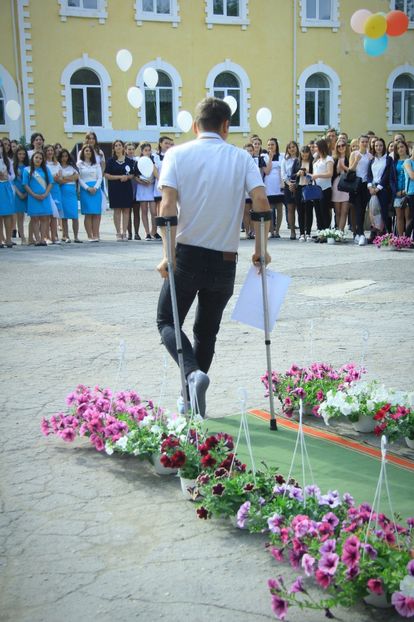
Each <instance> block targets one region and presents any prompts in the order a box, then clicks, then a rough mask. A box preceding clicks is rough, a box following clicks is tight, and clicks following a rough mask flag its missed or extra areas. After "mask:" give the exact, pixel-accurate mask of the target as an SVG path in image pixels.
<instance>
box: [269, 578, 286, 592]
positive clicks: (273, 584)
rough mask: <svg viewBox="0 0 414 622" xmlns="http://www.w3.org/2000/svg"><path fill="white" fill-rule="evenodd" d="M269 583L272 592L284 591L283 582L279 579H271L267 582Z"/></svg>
mask: <svg viewBox="0 0 414 622" xmlns="http://www.w3.org/2000/svg"><path fill="white" fill-rule="evenodd" d="M267 585H268V586H269V589H270V591H271V592H272V593H273V592H282V591H283V587H282V585H281V583H280V582H279V581H278V579H269V580H268V582H267Z"/></svg>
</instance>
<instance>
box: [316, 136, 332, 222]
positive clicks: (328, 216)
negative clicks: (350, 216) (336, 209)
mask: <svg viewBox="0 0 414 622" xmlns="http://www.w3.org/2000/svg"><path fill="white" fill-rule="evenodd" d="M316 147H317V153H318V156H319V157H318V159H317V160H315V162H314V163H313V174H312V179H313V180H314V181H315V183H316V184H317V185H318V186H319V187H320V188H321V190H322V198H321V199H320V200H319V201H315V213H316V220H317V225H318V229H329V227H330V226H331V220H332V175H333V166H334V161H333V158H332V157H331V156H330V155H329V147H328V143H327V142H326V140H325V139H324V138H322V139H321V140H318V141H316Z"/></svg>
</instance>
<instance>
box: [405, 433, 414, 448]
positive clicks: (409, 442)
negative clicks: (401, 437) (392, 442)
mask: <svg viewBox="0 0 414 622" xmlns="http://www.w3.org/2000/svg"><path fill="white" fill-rule="evenodd" d="M405 442H406V443H407V447H409V448H410V449H414V440H413V439H411V438H408V436H406V437H405Z"/></svg>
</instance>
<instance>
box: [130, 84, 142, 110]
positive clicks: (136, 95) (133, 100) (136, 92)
mask: <svg viewBox="0 0 414 622" xmlns="http://www.w3.org/2000/svg"><path fill="white" fill-rule="evenodd" d="M127 98H128V101H129V103H130V104H131V106H132V107H133V108H139V107H140V105H141V104H142V99H143V97H142V91H141V89H139V88H138V87H137V86H131V88H129V89H128V93H127Z"/></svg>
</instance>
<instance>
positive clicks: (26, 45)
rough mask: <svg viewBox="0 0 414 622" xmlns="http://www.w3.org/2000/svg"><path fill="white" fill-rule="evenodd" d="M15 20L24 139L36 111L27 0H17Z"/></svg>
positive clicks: (33, 126) (29, 133) (34, 122)
mask: <svg viewBox="0 0 414 622" xmlns="http://www.w3.org/2000/svg"><path fill="white" fill-rule="evenodd" d="M17 20H18V25H19V47H20V66H21V71H22V87H23V117H24V133H25V135H26V139H27V140H29V139H30V135H31V134H32V133H33V130H34V128H35V126H36V111H35V99H34V97H33V95H34V86H33V75H32V74H33V67H32V56H31V54H30V52H31V51H32V44H31V40H32V34H31V30H32V25H31V23H30V11H29V0H17Z"/></svg>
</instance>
